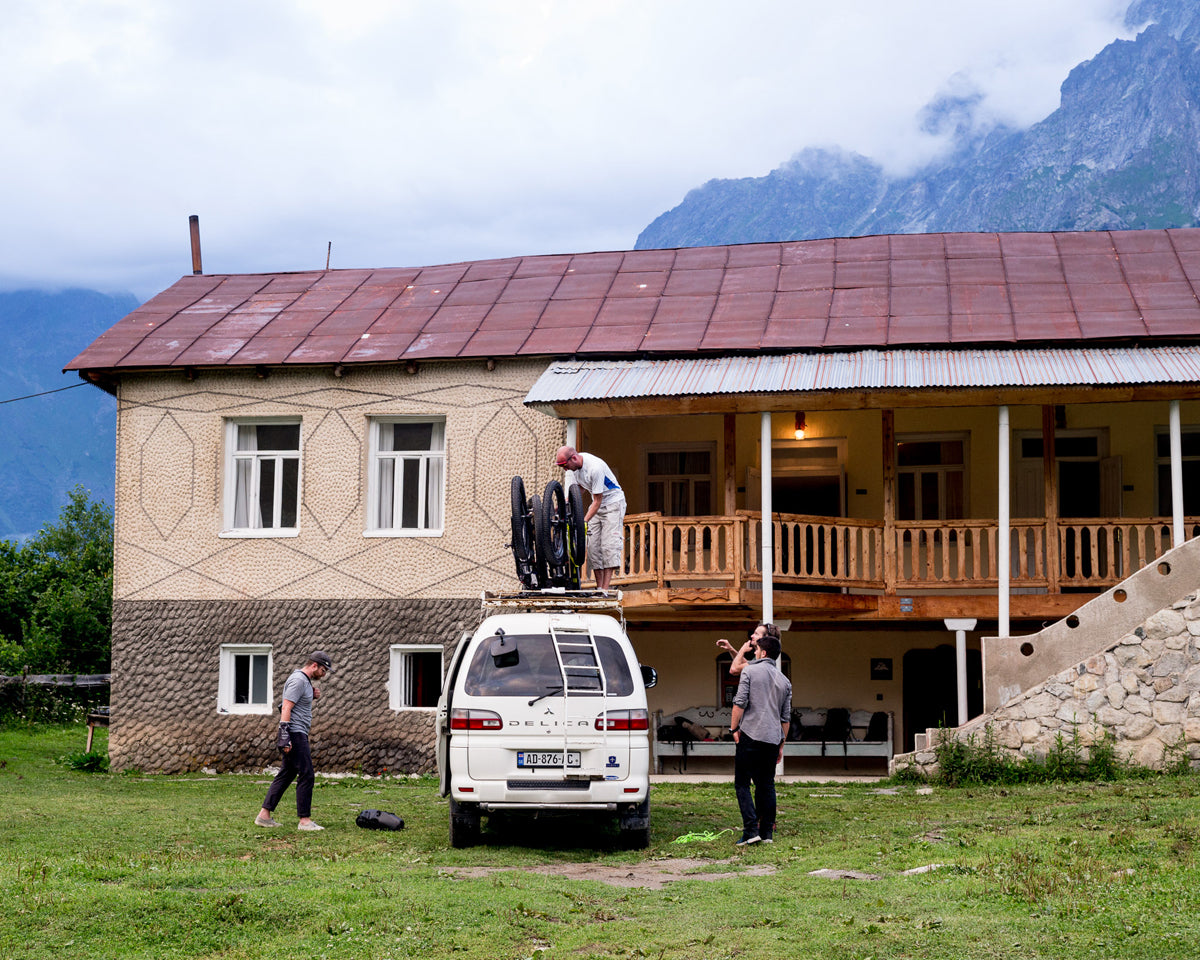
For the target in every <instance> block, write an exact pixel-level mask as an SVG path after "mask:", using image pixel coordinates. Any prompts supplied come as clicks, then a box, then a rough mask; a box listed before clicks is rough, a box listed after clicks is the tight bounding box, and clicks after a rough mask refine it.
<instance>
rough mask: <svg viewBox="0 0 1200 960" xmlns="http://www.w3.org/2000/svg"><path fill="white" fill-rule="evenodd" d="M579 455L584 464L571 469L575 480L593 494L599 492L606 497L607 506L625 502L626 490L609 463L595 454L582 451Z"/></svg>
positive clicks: (604, 501)
mask: <svg viewBox="0 0 1200 960" xmlns="http://www.w3.org/2000/svg"><path fill="white" fill-rule="evenodd" d="M579 456H580V457H581V458H582V460H583V466H582V467H580V468H579V469H578V470H572V471H571V476H572V478H573V479H574V481H575V482H576V483H578V484H579V485H580V486H581V487H583V489H584V490H586V491H587V492H588V493H590V494H592V495H593V496H595V495H597V494H599V495H600V496H602V497H603V498H604V499H603V501H602V503H603V505H604V506H605V507H609V506H616V505H617V504H618V503H624V502H625V492H624V491H623V490H622V489H621V485H620V484H619V483H617V475H616V474H615V473H613V472H612V470H611V469H610V468H609V466H608V464H607V463H605V462H604V461H603V460H601V459H600V458H599V457H597V456H596V455H595V454H591V453H581V454H580V455H579Z"/></svg>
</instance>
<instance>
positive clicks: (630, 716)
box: [596, 710, 650, 731]
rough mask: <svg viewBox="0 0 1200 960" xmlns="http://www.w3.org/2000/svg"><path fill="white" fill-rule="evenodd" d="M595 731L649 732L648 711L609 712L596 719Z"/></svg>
mask: <svg viewBox="0 0 1200 960" xmlns="http://www.w3.org/2000/svg"><path fill="white" fill-rule="evenodd" d="M596 729H597V730H601V731H603V730H649V729H650V712H649V711H648V710H609V711H608V713H603V714H601V715H600V716H598V717H597V718H596Z"/></svg>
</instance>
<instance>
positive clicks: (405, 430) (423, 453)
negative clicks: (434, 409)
mask: <svg viewBox="0 0 1200 960" xmlns="http://www.w3.org/2000/svg"><path fill="white" fill-rule="evenodd" d="M445 460H446V421H445V419H442V418H437V419H416V418H411V417H404V418H379V419H376V420H372V421H371V473H370V481H369V486H370V489H369V498H370V517H369V523H368V532H371V533H390V534H399V535H405V536H422V535H433V536H436V535H439V534H441V532H442V512H443V504H444V501H445Z"/></svg>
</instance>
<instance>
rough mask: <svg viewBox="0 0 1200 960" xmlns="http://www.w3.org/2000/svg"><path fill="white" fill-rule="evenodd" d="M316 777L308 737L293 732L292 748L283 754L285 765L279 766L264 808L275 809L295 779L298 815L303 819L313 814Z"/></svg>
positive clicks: (268, 791)
mask: <svg viewBox="0 0 1200 960" xmlns="http://www.w3.org/2000/svg"><path fill="white" fill-rule="evenodd" d="M297 778H299V779H297ZM316 778H317V775H316V773H315V772H314V771H313V763H312V753H311V752H310V751H309V748H308V737H307V736H306V735H305V734H303V733H295V732H293V733H292V749H291V750H289V751H288V752H287V753H285V754H284V755H283V766H282V767H280V768H279V772H278V773H277V774H275V779H274V780H272V781H271V786H269V787H268V788H267V799H266V800H264V801H263V809H264V810H274V809H275V807H276V806H278V804H279V801H280V800H281V799H282V798H283V791H285V790H286V789H287V788H288V787H289V786H291V783H292V781H293V780H295V781H296V815H297V816H298V817H300V819H301V820H303V819H304V818H305V817H310V816H312V792H313V781H314V780H316Z"/></svg>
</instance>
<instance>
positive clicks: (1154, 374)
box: [525, 345, 1200, 412]
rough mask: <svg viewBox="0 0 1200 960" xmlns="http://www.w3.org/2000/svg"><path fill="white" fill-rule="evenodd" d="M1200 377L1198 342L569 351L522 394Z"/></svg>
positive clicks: (665, 393)
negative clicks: (628, 356) (670, 354)
mask: <svg viewBox="0 0 1200 960" xmlns="http://www.w3.org/2000/svg"><path fill="white" fill-rule="evenodd" d="M1183 383H1186V384H1193V385H1194V384H1200V346H1182V345H1179V346H1157V347H1141V348H1139V347H1104V348H1054V349H1033V350H1011V349H1007V350H977V349H966V350H859V351H851V352H842V353H792V354H782V355H759V356H739V357H691V358H675V359H670V360H646V359H641V360H572V361H557V362H554V363H552V364H550V366H549V367H548V368H547V370H546V372H545V373H543V374H542V376H541V377H540V378H539V379H538V381H537V383H535V384H534V385H533V388H532V389H531V390H530V391H529V394H528V395H527V396H526V398H525V403H526V404H527V405H528V406H531V407H533V408H535V409H540V410H544V411H546V412H550V410H551V408H552V406H553V405H555V404H564V403H573V402H578V401H593V400H631V399H641V398H646V397H681V396H688V397H702V396H711V395H718V394H725V395H728V394H743V393H799V392H805V391H834V392H836V391H839V390H863V389H866V390H890V389H907V390H920V389H938V388H986V387H1042V386H1064V385H1065V386H1110V387H1111V386H1124V385H1133V384H1183Z"/></svg>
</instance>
